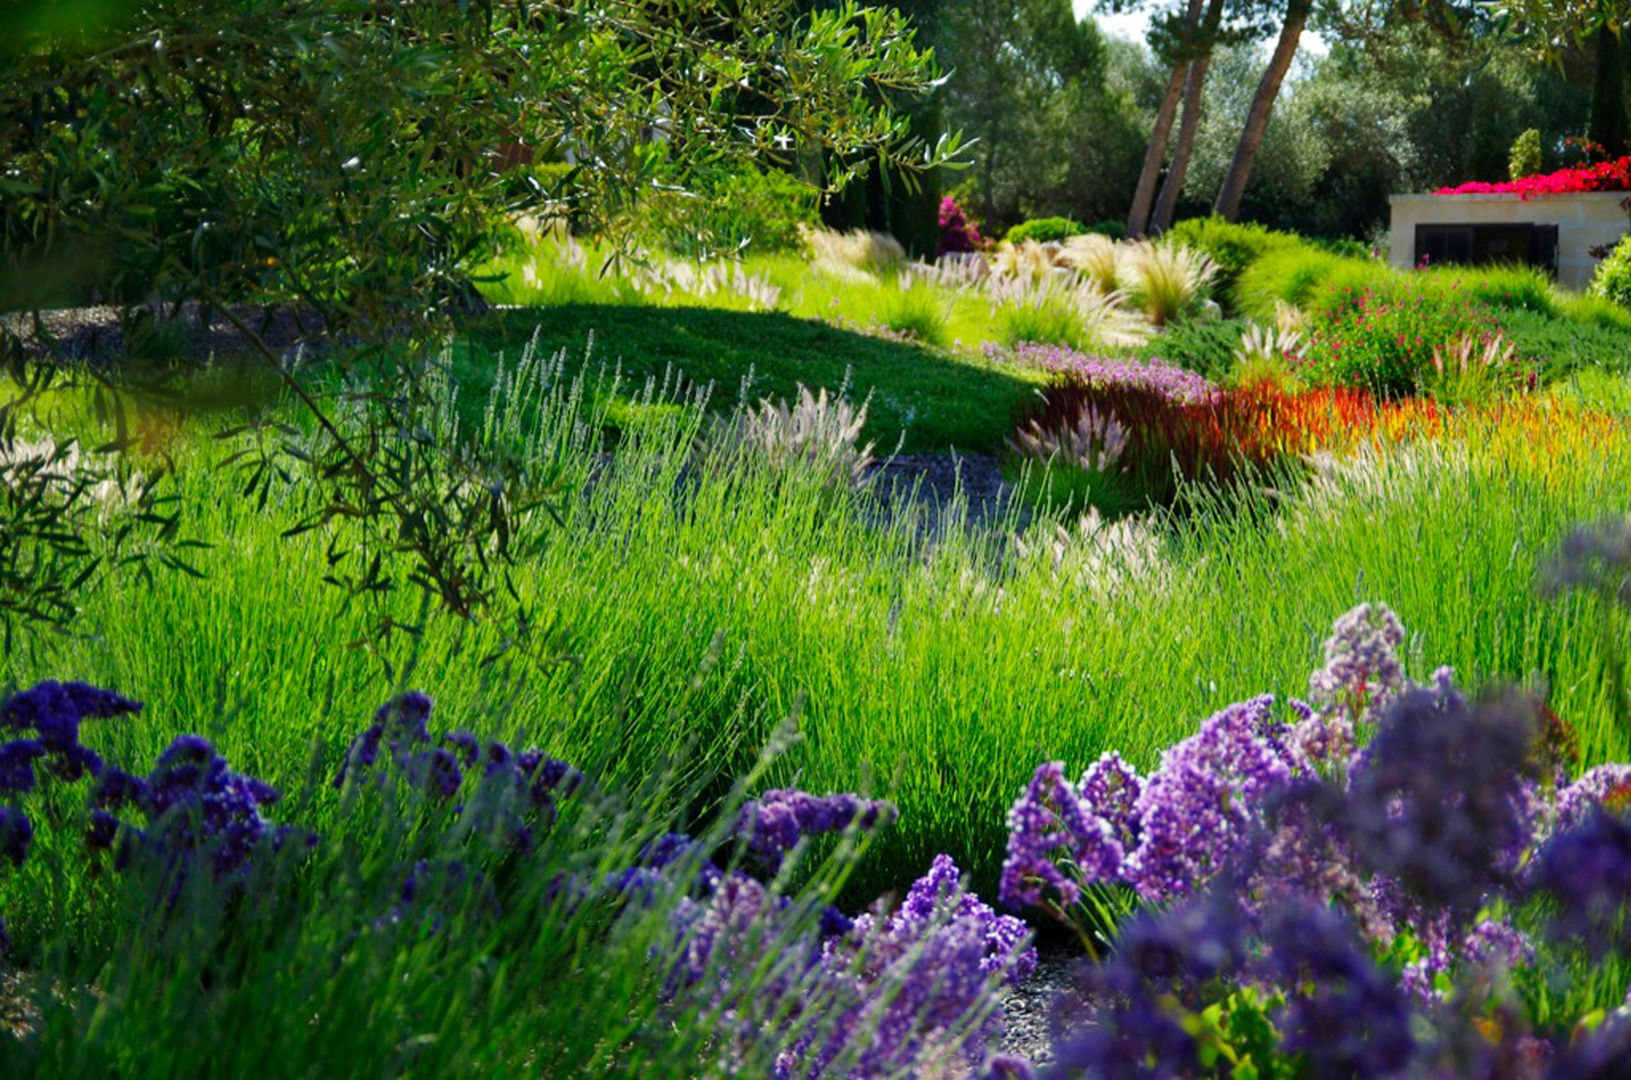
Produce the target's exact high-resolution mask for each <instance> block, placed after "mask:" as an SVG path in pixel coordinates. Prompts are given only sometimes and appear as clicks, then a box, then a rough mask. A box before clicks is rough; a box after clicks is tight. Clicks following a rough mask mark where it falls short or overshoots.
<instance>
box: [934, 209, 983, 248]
mask: <svg viewBox="0 0 1631 1080" xmlns="http://www.w3.org/2000/svg"><path fill="white" fill-rule="evenodd" d="M989 244H990V241H989V240H987V239H986V238H985V237H983V236H981V235H980V229H979V226H978V225H976V224H975V223H974V222H973V221H970V220H969V217H968V215H967V214H965V213H964V212H963V208H962V207H961V206H959V205H958V203H957V197H956V196H955V195H947V196H946V197H945V198H944V199H941V200H940V244H939V246H938V247H936V248H935V252H934V254H935V258H939V257H940V256H942V255H954V254H962V253H965V252H970V251H981V250H984V249H985V248H986V247H987V246H988V245H989Z"/></svg>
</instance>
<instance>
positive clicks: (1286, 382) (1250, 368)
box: [1229, 323, 1304, 390]
mask: <svg viewBox="0 0 1631 1080" xmlns="http://www.w3.org/2000/svg"><path fill="white" fill-rule="evenodd" d="M1303 341H1304V338H1303V335H1302V334H1301V333H1299V332H1297V331H1294V330H1293V331H1286V330H1282V329H1280V328H1279V327H1278V326H1275V327H1266V326H1262V325H1260V324H1258V323H1248V324H1247V326H1246V329H1245V331H1244V332H1243V333H1242V334H1241V335H1240V344H1238V345H1236V346H1235V355H1234V364H1233V366H1232V368H1231V370H1230V372H1229V380H1230V382H1231V383H1232V384H1234V385H1235V386H1242V387H1259V386H1268V387H1273V388H1275V389H1278V390H1289V389H1296V388H1297V385H1298V379H1297V368H1298V366H1299V365H1300V364H1301V363H1302V349H1303Z"/></svg>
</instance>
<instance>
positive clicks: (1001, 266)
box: [991, 240, 1061, 284]
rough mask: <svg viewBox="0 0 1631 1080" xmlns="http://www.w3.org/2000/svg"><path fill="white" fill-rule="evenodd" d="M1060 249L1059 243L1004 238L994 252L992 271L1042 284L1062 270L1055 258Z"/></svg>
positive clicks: (1004, 276) (997, 274)
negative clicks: (1014, 240)
mask: <svg viewBox="0 0 1631 1080" xmlns="http://www.w3.org/2000/svg"><path fill="white" fill-rule="evenodd" d="M1058 250H1059V248H1058V245H1057V244H1039V243H1037V242H1036V241H1035V240H1022V241H1020V242H1019V243H1017V244H1012V243H1009V242H1008V241H1006V240H1004V241H1003V242H1002V243H1000V244H998V245H997V250H996V251H995V252H993V253H992V256H991V272H992V273H993V274H995V275H996V276H997V277H1002V278H1009V279H1012V280H1014V281H1029V282H1034V283H1038V284H1040V283H1042V282H1046V281H1048V280H1049V279H1051V278H1053V277H1055V276H1057V274H1058V272H1059V271H1060V270H1061V267H1060V266H1059V265H1058V263H1056V261H1055V259H1054V256H1055V254H1056V253H1057V251H1058Z"/></svg>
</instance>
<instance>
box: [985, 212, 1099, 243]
mask: <svg viewBox="0 0 1631 1080" xmlns="http://www.w3.org/2000/svg"><path fill="white" fill-rule="evenodd" d="M1087 231H1088V230H1087V226H1085V225H1083V224H1082V223H1081V222H1079V221H1072V220H1071V219H1070V218H1062V217H1048V218H1032V219H1031V220H1030V221H1022V222H1020V223H1019V224H1018V225H1015V226H1014V227H1013V228H1012V229H1009V230H1008V233H1007V235H1005V236H1004V237H1003V239H1004V240H1007V241H1008V242H1009V243H1010V244H1019V243H1023V242H1025V241H1026V240H1034V241H1036V242H1037V243H1039V244H1046V243H1049V242H1050V241H1059V240H1067V239H1069V238H1070V237H1072V236H1080V235H1082V233H1085V232H1087Z"/></svg>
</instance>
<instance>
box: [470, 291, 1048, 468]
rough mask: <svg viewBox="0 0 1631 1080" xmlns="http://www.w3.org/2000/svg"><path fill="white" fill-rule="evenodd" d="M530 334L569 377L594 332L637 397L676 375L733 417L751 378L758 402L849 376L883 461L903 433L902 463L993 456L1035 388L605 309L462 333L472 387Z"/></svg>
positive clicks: (694, 314) (895, 350) (799, 336)
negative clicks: (920, 455)
mask: <svg viewBox="0 0 1631 1080" xmlns="http://www.w3.org/2000/svg"><path fill="white" fill-rule="evenodd" d="M534 332H536V333H537V334H538V343H539V345H540V346H541V347H542V348H544V349H547V350H549V351H551V352H554V351H557V350H560V349H562V348H564V349H566V350H567V355H568V357H569V359H570V361H571V363H572V364H573V365H577V364H581V363H582V361H583V351H584V345H585V343H586V342H587V341H588V338H589V335H590V333H591V332H593V334H594V339H595V347H594V359H595V360H599V361H601V362H605V363H607V364H612V363H620V364H621V366H622V370H623V372H624V374H625V375H626V376H628V377H630V378H631V379H632V380H633V381H634V383H635V385H636V386H638V384H639V383H641V382H643V381H644V380H645V379H646V377H647V376H653V377H656V378H659V379H660V378H661V377H662V375H663V373H664V370H665V368H672V369H673V370H675V371H677V372H681V373H683V374H684V375H685V376H686V377H687V378H688V379H690V380H692V381H693V382H696V383H708V382H712V383H713V384H714V387H715V389H714V396H713V404H714V407H715V408H721V409H728V408H730V407H731V406H733V405H735V403H736V400H737V396H738V392H739V388H740V387H741V385H742V380H743V378H744V377H745V376H746V375H747V374H748V372H749V369H751V370H752V372H753V381H752V383H751V384H750V385H749V386H748V387H747V393H748V396H749V398H750V399H751V400H757V399H759V398H762V397H773V398H787V397H791V396H792V395H793V394H794V393H795V391H796V388H797V386H798V384H799V383H804V384H805V385H807V386H810V387H812V388H814V387H827V388H828V389H830V390H837V389H838V388H839V387H840V386H841V385H842V384H843V382H844V379H845V375H846V372H847V373H848V374H849V378H850V382H851V387H852V389H851V393H852V396H853V397H855V398H856V399H857V400H859V399H861V398H865V397H866V396H867V395H868V394H870V395H871V401H870V405H869V409H868V421H867V430H866V437H867V438H868V439H871V440H874V441H875V442H876V443H877V447H878V451H879V452H880V453H888V452H890V451H892V450H893V449H894V448H895V443H896V440H897V439H898V438H899V437H900V433H901V431H902V430H904V431H905V433H906V442H905V446H904V449H905V450H907V451H916V452H945V451H947V450H950V449H953V448H955V449H957V450H959V451H976V452H981V453H994V452H996V451H998V450H1000V449H1001V447H1002V445H1003V440H1004V439H1005V438H1006V437H1007V435H1008V433H1009V429H1010V422H1011V417H1012V416H1013V414H1014V410H1015V407H1016V406H1018V405H1020V404H1021V403H1023V402H1025V401H1027V400H1029V398H1030V396H1031V394H1032V392H1033V391H1034V389H1035V388H1036V384H1035V383H1032V382H1029V381H1027V380H1026V379H1024V378H1023V377H1021V376H1019V375H1018V374H1017V373H1013V374H1010V373H1007V372H1003V371H1000V370H997V369H994V368H991V367H988V366H985V365H984V364H982V363H981V362H979V361H977V360H972V359H962V358H959V357H956V356H953V355H951V354H949V353H946V352H942V351H938V350H934V349H928V348H924V347H922V346H918V345H911V344H902V343H899V342H893V341H886V340H882V339H879V338H872V337H867V336H865V335H862V334H857V333H854V332H852V331H848V330H841V329H838V328H837V327H833V326H829V325H827V324H825V323H821V322H816V321H813V320H809V319H798V318H794V317H792V316H789V315H783V314H779V313H760V314H755V313H747V312H737V311H722V310H718V309H712V308H659V307H635V306H620V305H598V304H570V305H563V306H560V307H550V308H527V309H521V310H507V311H498V312H494V313H492V314H491V315H489V316H487V317H486V318H485V319H483V320H482V321H481V322H480V323H476V324H472V325H470V326H468V327H466V329H465V331H464V333H463V335H462V337H463V340H464V342H465V344H466V348H467V349H469V350H471V351H470V352H466V353H465V354H464V356H463V357H462V358H463V359H464V360H465V361H466V362H467V363H469V364H470V365H471V368H473V370H469V369H467V370H468V374H469V375H470V376H471V381H473V382H474V381H478V380H480V377H481V365H479V364H478V363H477V361H478V360H479V357H480V354H481V353H483V352H492V351H494V350H502V351H503V352H504V353H506V354H513V353H514V352H515V351H516V350H519V349H520V348H521V347H522V346H523V345H525V344H526V342H527V341H528V340H529V339H530V338H531V337H532V335H533V334H534Z"/></svg>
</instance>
